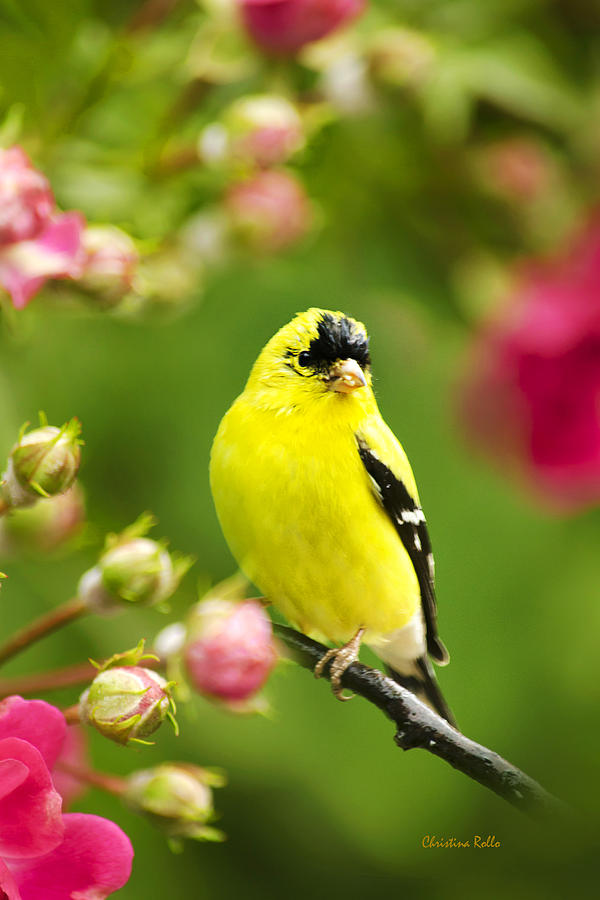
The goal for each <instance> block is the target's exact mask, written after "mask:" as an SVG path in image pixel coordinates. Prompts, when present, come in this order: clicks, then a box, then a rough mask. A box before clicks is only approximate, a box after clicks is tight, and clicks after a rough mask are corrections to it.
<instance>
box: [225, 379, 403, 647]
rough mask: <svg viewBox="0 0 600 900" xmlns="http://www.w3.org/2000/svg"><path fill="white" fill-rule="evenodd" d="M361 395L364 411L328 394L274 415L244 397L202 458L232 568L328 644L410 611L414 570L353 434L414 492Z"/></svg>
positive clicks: (379, 627) (383, 628)
mask: <svg viewBox="0 0 600 900" xmlns="http://www.w3.org/2000/svg"><path fill="white" fill-rule="evenodd" d="M365 390H367V389H365ZM368 394H369V397H370V400H369V403H370V406H369V405H368V404H367V405H366V406H365V404H364V403H363V404H362V405H361V404H357V403H355V402H354V398H350V397H345V396H341V395H339V394H333V393H329V395H328V396H326V397H324V398H323V399H322V400H321V401H319V402H315V403H314V404H312V405H311V406H309V407H306V406H305V407H303V408H302V411H301V413H299V412H298V411H297V410H296V409H294V408H289V409H287V410H285V411H280V412H278V413H276V412H274V411H273V410H271V409H266V408H262V407H261V406H260V405H259V404H257V403H256V402H255V398H253V396H252V395H248V393H247V392H246V393H245V394H242V395H241V397H239V398H238V400H237V401H236V402H235V403H234V405H233V406H232V407H231V409H230V410H229V412H228V413H227V415H226V416H225V418H224V419H223V421H222V422H221V425H220V427H219V431H218V433H217V436H216V438H215V442H214V445H213V451H212V457H211V485H212V491H213V496H214V500H215V505H216V509H217V514H218V516H219V520H220V522H221V526H222V528H223V532H224V534H225V537H226V539H227V541H228V543H229V546H230V548H231V550H232V552H233V554H234V556H235V557H236V559H237V561H238V563H239V565H240V567H241V568H242V570H243V571H244V572H245V573H246V575H247V576H248V577H249V578H250V579H251V580H252V581H253V582H254V583H255V584H256V585H257V587H258V588H259V589H260V590H261V592H262V593H263V594H264V595H265V596H266V597H267V598H268V599H269V600H270V601H271V602H273V603H274V604H275V605H276V606H277V607H278V608H279V609H280V610H281V611H282V612H283V614H284V615H285V616H286V618H287V619H288V620H289V621H290V622H292V623H293V624H295V625H296V626H298V627H299V628H301V629H302V630H303V631H308V632H317V633H320V634H321V635H323V636H325V637H327V638H328V639H330V640H333V641H347V640H349V638H350V637H352V635H353V634H354V633H355V632H356V630H357V629H358V628H359V627H361V626H362V627H365V628H366V629H367V636H366V640H367V641H368V640H369V637H371V638H375V637H377V636H378V635H383V634H387V633H389V632H391V631H394V630H395V629H398V628H402V627H403V626H404V625H405V624H407V622H408V621H409V620H410V619H411V617H412V616H413V615H414V613H415V611H416V610H417V608H418V606H419V603H420V594H419V587H418V582H417V578H416V575H415V572H414V569H413V566H412V563H411V562H410V559H409V557H408V554H407V553H406V551H405V549H404V547H403V545H402V542H401V540H400V538H399V537H398V534H397V533H396V530H395V529H394V527H393V525H392V523H391V521H390V519H389V518H388V516H387V513H386V512H385V511H384V509H383V508H382V506H381V505H380V504H379V502H378V500H377V498H376V497H375V494H374V493H373V490H372V488H371V485H370V482H369V476H368V475H367V473H366V471H365V469H364V467H363V464H362V462H361V459H360V456H359V454H358V450H357V444H356V433H357V432H359V433H363V434H366V435H367V436H368V438H369V440H370V442H371V444H372V445H375V449H376V450H382V451H384V452H385V454H386V458H388V459H390V458H391V459H392V460H394V459H395V460H396V461H397V463H398V465H399V466H400V467H403V466H404V467H406V470H407V472H408V480H409V485H408V486H409V490H410V489H411V488H412V489H413V490H414V481H412V473H411V472H410V468H409V467H408V463H407V462H406V458H405V457H404V454H403V451H402V449H401V448H400V445H399V444H398V442H397V441H396V439H395V438H394V437H393V435H392V433H391V432H390V431H389V429H388V428H387V426H386V425H385V424H384V422H383V420H382V419H381V418H380V415H379V412H378V410H377V407H376V404H375V401H374V399H373V397H372V394H371V391H370V389H368ZM371 401H372V402H371ZM400 474H401V475H402V474H403V473H400ZM411 482H412V484H411Z"/></svg>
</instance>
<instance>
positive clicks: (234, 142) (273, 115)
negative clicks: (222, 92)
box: [199, 94, 304, 168]
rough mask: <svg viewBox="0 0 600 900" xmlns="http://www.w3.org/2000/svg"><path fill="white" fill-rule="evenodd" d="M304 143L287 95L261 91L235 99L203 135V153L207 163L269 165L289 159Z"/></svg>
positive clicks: (201, 142) (247, 165)
mask: <svg viewBox="0 0 600 900" xmlns="http://www.w3.org/2000/svg"><path fill="white" fill-rule="evenodd" d="M303 145H304V135H303V129H302V121H301V119H300V116H299V115H298V112H297V110H296V109H295V107H294V106H293V104H291V103H290V102H289V101H288V100H286V99H285V98H284V97H278V96H276V95H269V94H261V95H256V96H251V97H241V98H240V99H239V100H236V102H235V103H233V104H232V105H231V106H230V107H229V109H228V110H227V111H226V113H225V115H224V117H223V123H222V124H221V123H213V124H212V125H209V126H208V127H207V128H205V129H204V131H203V132H202V135H201V137H200V145H199V150H200V155H201V157H202V158H203V159H204V160H205V161H206V162H208V163H217V164H221V163H227V162H232V163H237V164H239V165H242V166H246V167H254V166H258V167H260V168H268V167H269V166H274V165H277V164H278V163H283V162H286V160H287V159H289V157H290V156H292V154H294V153H295V152H296V151H298V150H300V149H301V148H302V147H303Z"/></svg>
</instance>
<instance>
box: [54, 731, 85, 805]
mask: <svg viewBox="0 0 600 900" xmlns="http://www.w3.org/2000/svg"><path fill="white" fill-rule="evenodd" d="M63 764H64V765H65V768H64V769H63V768H62V766H63ZM69 767H73V768H75V769H78V770H79V771H82V770H85V769H87V768H88V748H87V737H86V733H85V731H84V730H83V728H81V726H79V725H69V727H68V728H67V731H66V734H65V740H64V742H63V745H62V748H61V751H60V754H59V756H58V759H57V760H56V764H55V768H54V770H53V772H52V780H53V782H54V787H55V788H56V790H57V791H58V793H59V794H60V795H61V797H62V801H63V809H67V807H69V806H71V805H72V804H73V803H74V802H75V800H77V799H78V798H79V797H81V795H82V794H84V793H85V791H86V790H87V785H86V784H85V783H84V782H83V781H81V780H80V779H79V778H75V776H74V775H71V774H70V773H69V772H68V771H67V769H68V768H69Z"/></svg>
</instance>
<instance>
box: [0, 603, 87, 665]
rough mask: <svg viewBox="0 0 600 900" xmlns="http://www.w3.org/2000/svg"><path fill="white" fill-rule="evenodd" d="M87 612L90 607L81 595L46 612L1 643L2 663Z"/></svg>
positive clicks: (0, 663) (0, 654)
mask: <svg viewBox="0 0 600 900" xmlns="http://www.w3.org/2000/svg"><path fill="white" fill-rule="evenodd" d="M87 612H89V609H88V607H87V605H86V604H85V603H84V601H83V600H81V599H80V598H79V597H73V598H72V599H71V600H67V601H66V602H65V603H61V604H60V606H56V607H55V608H54V609H51V610H50V611H49V612H47V613H44V614H43V615H41V616H40V617H39V619H35V621H33V622H31V623H30V624H29V625H26V626H25V627H24V628H22V629H21V630H20V631H17V633H16V634H13V636H12V637H10V638H9V639H8V640H7V641H5V642H4V643H3V644H1V645H0V665H3V664H4V663H5V662H7V661H8V660H9V659H12V657H13V656H16V655H17V653H21V651H22V650H25V649H26V648H27V647H30V646H31V644H35V642H36V641H39V640H41V638H43V637H46V635H48V634H52V632H53V631H56V630H57V629H58V628H62V627H63V625H68V624H69V622H73V621H74V620H75V619H78V618H79V617H80V616H82V615H84V613H87Z"/></svg>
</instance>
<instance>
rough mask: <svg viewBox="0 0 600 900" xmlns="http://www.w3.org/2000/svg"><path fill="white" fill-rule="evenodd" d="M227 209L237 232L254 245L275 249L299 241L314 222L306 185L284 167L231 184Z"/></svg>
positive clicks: (257, 247) (261, 248)
mask: <svg viewBox="0 0 600 900" xmlns="http://www.w3.org/2000/svg"><path fill="white" fill-rule="evenodd" d="M225 209H226V211H227V213H228V216H229V220H230V222H231V225H232V228H233V230H234V232H236V233H237V234H238V235H239V237H240V238H241V240H242V241H243V242H244V243H246V244H247V245H248V246H249V247H250V248H251V249H253V250H257V251H259V252H264V253H272V252H276V251H278V250H283V249H284V248H286V247H288V246H290V245H291V244H294V243H296V242H297V241H299V240H300V238H302V237H304V235H305V234H306V233H307V232H308V230H309V228H310V226H311V224H312V219H313V216H312V210H311V206H310V202H309V200H308V197H307V196H306V192H305V190H304V186H303V185H302V183H301V182H300V181H298V179H297V178H294V176H292V175H290V174H289V173H288V172H283V171H267V172H259V173H258V174H257V175H254V176H253V177H252V178H249V179H248V180H247V181H241V182H238V183H237V184H234V185H232V187H230V189H229V191H228V193H227V195H226V197H225Z"/></svg>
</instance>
